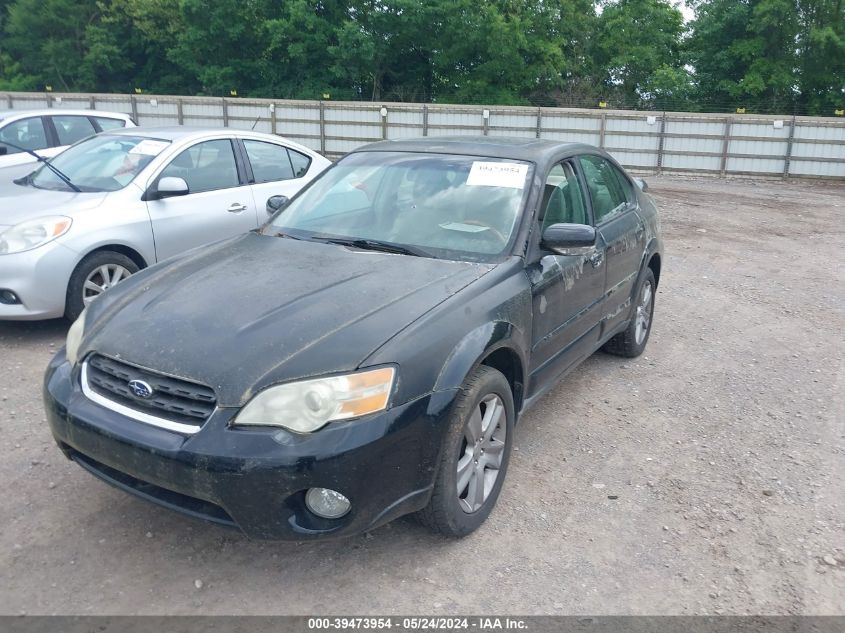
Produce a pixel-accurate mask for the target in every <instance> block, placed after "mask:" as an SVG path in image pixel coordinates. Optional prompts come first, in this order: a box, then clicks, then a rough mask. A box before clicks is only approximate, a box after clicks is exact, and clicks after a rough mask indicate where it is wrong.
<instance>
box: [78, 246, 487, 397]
mask: <svg viewBox="0 0 845 633" xmlns="http://www.w3.org/2000/svg"><path fill="white" fill-rule="evenodd" d="M492 268H493V265H490V264H474V263H468V262H454V261H445V260H436V259H430V258H423V257H411V256H405V255H393V254H388V253H376V252H372V251H360V250H354V249H348V248H346V247H342V246H337V245H331V244H323V243H317V242H307V241H297V240H292V239H286V238H275V237H268V236H263V235H259V234H256V233H250V234H247V235H244V236H240V237H237V238H234V239H232V240H227V241H225V242H221V243H218V244H215V245H212V246H207V247H203V248H200V249H197V250H195V251H193V252H191V253H188V254H187V255H185V256H182V257H181V258H180V259H177V260H176V261H171V262H165V263H164V264H163V265H160V266H156V267H154V268H152V269H149V270H148V271H144V272H142V273H140V274H138V275H135V276H133V277H132V278H130V279H129V280H127V281H125V282H123V283H122V284H121V285H119V286H117V287H116V288H114V289H113V290H110V291H109V292H108V293H107V294H106V295H104V296H103V298H102V299H101V300H98V301H97V302H95V303H94V304H93V305H92V306H91V308H90V309H89V315H88V317H87V319H86V335H85V339H84V341H83V346H82V348H81V350H80V356H82V355H84V354H86V353H87V352H89V351H94V350H95V351H97V352H99V353H101V354H105V355H108V356H111V357H114V358H120V359H122V360H124V361H126V362H129V363H133V364H137V365H140V366H142V367H145V368H148V369H151V370H155V371H159V372H163V373H166V374H171V375H173V376H179V377H183V378H188V379H191V380H195V381H199V382H202V383H204V384H207V385H209V386H211V387H213V388H214V389H215V391H216V392H217V398H218V404H219V405H220V406H242V405H243V404H245V403H246V402H247V401H248V400H249V399H250V398H251V397H252V395H254V394H255V393H256V392H258V391H260V390H261V389H263V388H264V387H267V386H269V385H272V384H275V383H280V382H285V381H289V380H295V379H298V378H304V377H309V376H317V375H324V374H331V373H336V372H344V371H352V370H355V369H357V368H358V367H359V365H360V364H361V362H362V361H363V360H364V359H365V358H367V356H369V355H370V354H371V353H372V352H373V351H374V350H375V349H377V348H378V347H380V346H381V345H382V344H384V343H385V342H386V341H387V340H389V339H390V338H391V337H393V336H394V335H395V334H396V333H397V332H399V331H400V330H402V329H403V328H404V327H406V326H407V325H409V324H410V323H412V322H413V321H414V320H416V319H418V318H419V317H420V316H422V315H423V314H424V313H426V312H427V311H429V310H431V309H432V308H434V307H435V306H436V305H438V304H439V303H441V302H443V301H444V300H446V299H448V298H449V297H450V296H452V295H454V294H455V293H457V292H458V291H460V290H461V289H462V288H464V287H466V286H467V285H468V284H470V283H472V282H473V281H475V280H476V279H478V278H480V277H481V276H482V275H484V274H485V273H487V272H488V271H489V270H491V269H492ZM420 345H425V341H420ZM399 360H401V359H397V361H399Z"/></svg>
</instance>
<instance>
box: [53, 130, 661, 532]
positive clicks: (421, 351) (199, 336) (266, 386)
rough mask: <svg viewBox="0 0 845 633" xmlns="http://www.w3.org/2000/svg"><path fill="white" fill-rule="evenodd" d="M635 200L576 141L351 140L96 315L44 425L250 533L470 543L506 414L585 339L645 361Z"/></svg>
mask: <svg viewBox="0 0 845 633" xmlns="http://www.w3.org/2000/svg"><path fill="white" fill-rule="evenodd" d="M644 189H645V185H644V183H643V182H642V181H639V180H634V179H632V178H631V177H630V176H628V175H627V174H626V173H625V171H624V170H623V169H622V168H621V167H620V166H619V165H618V164H617V163H616V162H615V161H614V160H613V159H612V158H611V157H610V156H609V155H607V154H606V153H605V152H603V151H601V150H599V149H597V148H595V147H591V146H587V145H574V144H564V143H558V142H552V141H543V140H533V139H513V140H507V139H504V140H503V139H492V138H454V137H453V138H424V139H415V140H402V141H385V142H381V143H376V144H373V145H369V146H367V147H364V148H362V149H360V150H357V151H355V152H353V153H351V154H349V155H347V156H346V157H344V158H343V159H342V160H340V161H339V162H338V163H337V164H336V165H335V166H334V167H332V168H331V169H330V170H328V171H327V172H325V173H324V174H323V175H322V176H321V177H320V178H318V179H317V180H316V181H314V182H313V183H312V184H311V185H310V186H309V187H308V188H307V189H305V190H303V191H302V192H301V193H300V194H299V195H297V196H296V197H295V198H293V199H292V200H290V201H288V200H284V199H281V198H278V197H275V198H272V199H271V200H270V201H268V212H269V211H273V215H272V216H271V217H269V219H268V222H267V224H266V225H265V226H264V227H263V228H262V229H261V230H259V231H256V232H252V233H249V234H246V235H242V236H239V237H237V238H233V239H230V240H228V241H223V242H218V243H216V244H212V245H209V246H206V247H202V248H199V249H195V250H191V251H188V252H186V253H184V254H183V255H181V256H179V257H177V258H175V259H171V260H169V261H167V262H165V263H164V264H161V265H157V266H153V267H151V268H148V269H146V270H143V271H141V272H139V273H137V274H135V275H133V276H132V277H131V278H130V279H128V280H127V281H124V282H122V283H121V284H120V285H119V286H117V287H115V288H114V289H112V290H110V291H109V292H108V293H105V294H104V295H103V296H102V297H101V298H100V299H98V300H97V301H95V302H93V303H92V304H91V305H90V306H89V307H88V308H87V310H86V311H85V312H84V313H83V315H82V316H81V317H80V318H79V320H78V321H76V322H75V323H74V324H73V326H72V327H71V329H70V331H69V333H68V340H67V345H66V347H65V349H63V350H62V351H60V352H59V353H58V354H57V355H56V357H55V358H54V359H53V360H52V362H51V363H50V366H49V368H48V370H47V374H46V377H45V382H44V400H45V403H46V409H47V412H48V419H49V424H50V427H51V429H52V432H53V435H54V436H55V439H56V441H57V443H58V445H59V447H60V448H61V450H62V451H63V452H64V453H65V455H67V456H68V457H69V458H70V459H72V460H74V461H75V462H76V463H78V464H79V465H80V466H81V467H82V468H84V469H85V470H87V471H89V472H90V473H91V474H93V475H95V476H97V477H99V478H100V479H103V480H105V481H106V482H108V483H110V484H112V485H114V486H117V487H118V488H120V489H122V490H125V491H127V492H129V493H132V494H135V495H137V496H139V497H142V498H145V499H147V500H149V501H152V502H155V503H158V504H161V505H164V506H167V507H169V508H172V509H174V510H177V511H180V512H183V513H186V514H189V515H192V516H195V517H198V518H202V519H206V520H209V521H213V522H216V523H220V524H225V525H229V526H233V527H237V528H239V529H241V530H243V532H245V533H246V534H248V535H249V536H252V537H256V538H279V539H296V540H299V539H304V538H309V537H325V536H341V535H350V534H355V533H358V532H361V531H363V530H370V529H372V528H374V527H376V526H378V525H381V524H384V523H386V522H388V521H390V520H392V519H395V518H397V517H399V516H401V515H404V514H408V513H412V512H415V513H417V515H418V517H419V518H420V520H421V521H422V522H423V523H424V524H426V525H428V526H430V527H431V528H433V529H434V530H436V531H438V532H440V533H442V534H445V535H450V536H462V535H465V534H468V533H470V532H472V531H473V530H475V529H476V528H477V527H478V526H479V525H480V524H481V523H482V522H483V521H484V520H485V519H486V518H487V516H488V515H489V514H490V511H491V509H492V508H493V506H494V505H495V503H496V499H497V498H498V496H499V492H500V490H501V488H502V485H503V483H504V480H505V474H506V472H507V468H508V459H509V456H510V452H511V446H512V444H513V439H514V428H515V425H516V423H517V421H518V419H519V416H520V415H521V414H523V413H524V412H525V411H526V410H527V409H528V408H529V407H530V406H531V405H532V404H533V403H534V402H536V401H537V400H538V399H539V398H540V397H541V396H542V395H543V394H544V393H545V392H546V391H547V390H549V389H551V388H552V387H554V385H555V384H556V383H557V382H558V381H559V380H560V379H561V377H563V376H564V375H565V374H566V373H567V372H568V371H570V370H571V369H572V368H574V367H575V366H576V365H577V364H578V363H579V362H581V361H582V360H584V359H585V358H587V357H588V356H590V355H591V354H592V353H593V352H595V351H596V350H598V349H599V348H604V349H605V350H607V351H609V352H612V353H616V354H620V355H623V356H637V355H638V354H640V353H642V351H643V349H644V348H645V345H646V343H647V341H648V337H649V332H650V328H651V324H652V315H653V311H654V298H655V291H656V289H657V284H658V281H659V279H660V262H661V242H660V234H659V223H658V218H657V212H656V209H655V206H654V204H653V203H652V201H651V199H650V197H649V196H648V195H646V194H645V193H644ZM189 195H190V194H189ZM276 208H278V210H277V211H276V210H275V209H276Z"/></svg>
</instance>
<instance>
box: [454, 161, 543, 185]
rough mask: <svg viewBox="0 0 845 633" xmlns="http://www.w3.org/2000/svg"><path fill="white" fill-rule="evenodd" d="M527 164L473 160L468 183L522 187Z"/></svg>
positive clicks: (526, 172)
mask: <svg viewBox="0 0 845 633" xmlns="http://www.w3.org/2000/svg"><path fill="white" fill-rule="evenodd" d="M527 174H528V165H521V164H519V163H485V162H481V161H473V163H472V168H471V169H470V170H469V177H468V178H467V184H468V185H475V186H478V187H510V188H512V189H522V188H523V187H524V186H525V176H526V175H527Z"/></svg>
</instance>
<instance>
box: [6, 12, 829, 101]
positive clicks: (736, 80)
mask: <svg viewBox="0 0 845 633" xmlns="http://www.w3.org/2000/svg"><path fill="white" fill-rule="evenodd" d="M673 1H674V0H486V1H485V2H478V0H284V1H280V0H0V89H2V90H43V89H44V87H45V85H52V86H53V88H54V89H55V90H57V91H59V90H61V91H101V92H124V93H125V92H132V91H133V90H134V89H135V88H141V89H143V91H144V92H147V93H156V92H158V93H165V94H167V93H170V94H173V93H176V94H203V95H215V96H227V95H229V94H230V91H231V90H236V91H237V93H238V95H241V96H261V97H275V98H301V99H315V98H316V99H321V98H331V99H365V100H376V101H437V102H441V103H442V102H456V103H457V102H461V103H501V104H518V105H572V106H587V107H595V106H596V105H597V103H598V101H599V100H605V101H607V102H608V103H609V105H610V106H611V107H626V108H655V109H666V110H676V109H677V110H685V109H686V110H704V109H708V110H713V109H724V110H733V109H734V108H735V107H738V106H745V107H748V108H750V111H755V110H756V111H776V112H784V111H790V110H793V109H794V110H795V111H799V112H809V113H819V114H832V111H833V110H834V109H835V108H842V107H843V106H845V103H843V102H845V7H843V2H845V0H693V4H694V6H695V9H696V19H695V20H694V21H692V22H691V23H689V24H686V25H685V24H684V21H683V17H682V15H681V13H680V12H679V11H678V9H677V8H675V6H674V5H673ZM327 94H328V95H329V97H324V95H327Z"/></svg>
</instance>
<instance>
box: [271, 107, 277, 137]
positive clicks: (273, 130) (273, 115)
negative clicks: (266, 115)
mask: <svg viewBox="0 0 845 633" xmlns="http://www.w3.org/2000/svg"><path fill="white" fill-rule="evenodd" d="M276 123H277V121H276V103H275V102H273V103H271V104H270V132H271V133H273V134H276V133H277V132H276Z"/></svg>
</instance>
